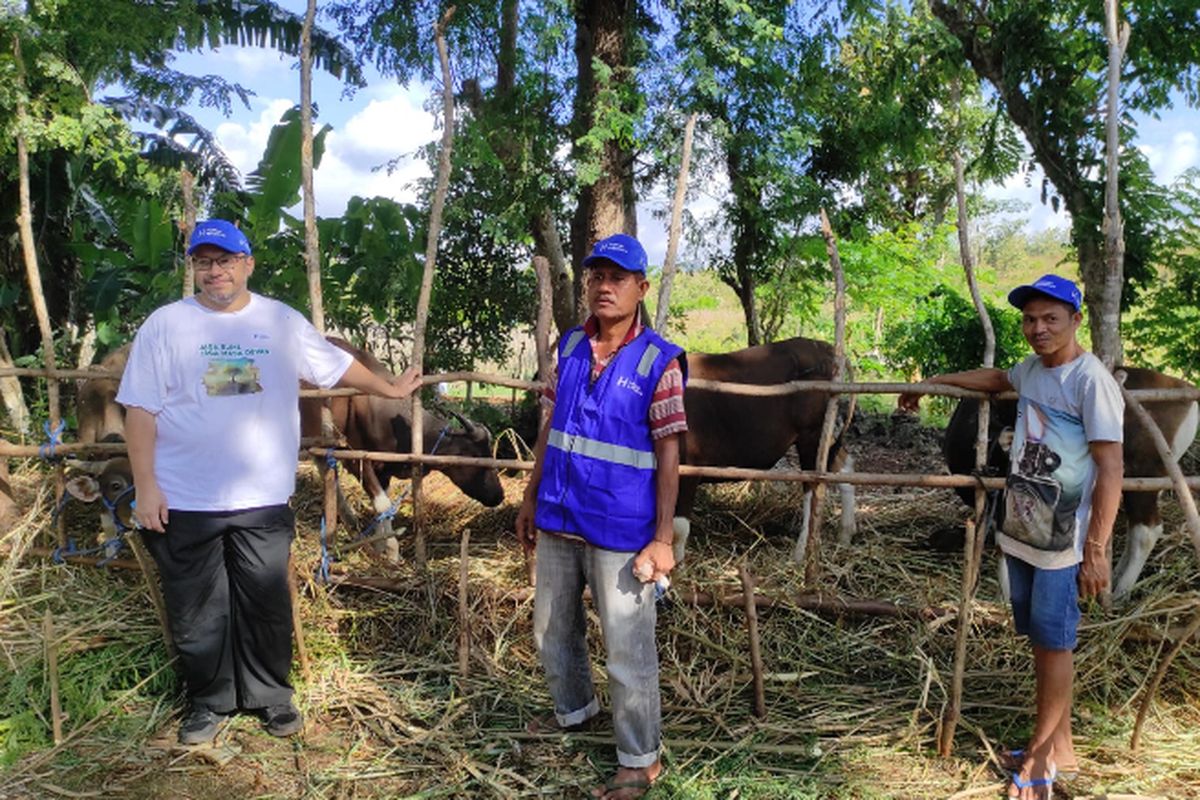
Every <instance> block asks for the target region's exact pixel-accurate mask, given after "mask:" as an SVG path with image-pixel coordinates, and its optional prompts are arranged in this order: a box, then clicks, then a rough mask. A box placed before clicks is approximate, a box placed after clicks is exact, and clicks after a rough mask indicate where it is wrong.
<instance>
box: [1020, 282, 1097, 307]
mask: <svg viewBox="0 0 1200 800" xmlns="http://www.w3.org/2000/svg"><path fill="white" fill-rule="evenodd" d="M1039 294H1040V295H1044V296H1046V297H1049V298H1051V299H1053V300H1058V301H1060V302H1063V303H1066V304H1067V305H1069V306H1070V307H1071V308H1073V309H1075V310H1076V311H1078V310H1079V308H1080V306H1082V305H1083V293H1082V292H1080V291H1079V287H1078V286H1076V285H1075V282H1074V281H1069V280H1067V279H1066V278H1064V277H1062V276H1061V275H1054V274H1050V275H1043V276H1042V277H1040V278H1038V279H1037V280H1036V281H1034V282H1033V283H1030V284H1026V285H1025V286H1018V287H1017V288H1015V289H1013V290H1012V291H1011V292H1009V293H1008V302H1010V303H1012V304H1013V305H1014V306H1016V307H1017V308H1024V307H1025V304H1026V303H1028V302H1029V301H1030V300H1031V299H1033V298H1034V297H1036V296H1037V295H1039Z"/></svg>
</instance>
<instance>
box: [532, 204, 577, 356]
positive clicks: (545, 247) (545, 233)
mask: <svg viewBox="0 0 1200 800" xmlns="http://www.w3.org/2000/svg"><path fill="white" fill-rule="evenodd" d="M533 243H534V254H535V255H538V256H542V257H544V258H545V259H546V261H547V262H549V264H550V276H551V279H550V286H551V291H552V292H553V297H554V302H553V308H554V327H556V328H557V329H558V332H559V333H560V334H561V333H562V332H563V331H565V330H567V329H568V328H572V327H574V326H576V325H578V324H579V323H580V319H579V309H578V306H577V300H576V298H577V296H578V295H577V294H576V292H575V280H574V277H573V276H572V274H571V270H570V269H568V268H567V256H566V252H565V251H564V250H563V244H562V237H560V236H559V235H558V226H557V224H555V221H554V215H553V214H552V213H551V212H550V209H544V210H543V211H542V212H541V213H540V214H538V215H537V217H536V218H535V219H534V221H533Z"/></svg>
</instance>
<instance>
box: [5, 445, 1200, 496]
mask: <svg viewBox="0 0 1200 800" xmlns="http://www.w3.org/2000/svg"><path fill="white" fill-rule="evenodd" d="M310 441H311V440H310ZM54 451H55V453H56V454H58V455H77V454H80V453H100V454H105V455H117V454H124V453H125V445H123V444H120V443H113V444H63V445H59V446H58V447H56V448H55V450H54ZM304 452H306V453H307V454H308V455H311V456H314V457H317V458H323V457H325V456H328V455H332V456H333V457H334V458H337V459H342V460H367V461H380V462H385V463H393V464H431V465H434V466H469V467H485V468H488V469H511V470H517V471H520V472H528V471H530V470H532V469H533V462H532V461H517V460H515V459H506V458H475V457H474V456H448V455H428V454H425V453H420V454H415V455H414V454H413V453H390V452H384V451H379V450H349V449H345V448H333V449H332V450H330V449H329V448H323V447H309V448H307V450H305V451H304ZM40 455H41V452H40V448H39V447H37V446H36V445H15V444H10V443H8V442H3V441H0V457H8V458H34V457H37V456H40ZM679 474H680V475H698V476H701V477H705V478H717V479H721V480H731V481H756V480H765V481H786V482H791V483H826V484H828V483H848V484H851V485H854V486H912V487H925V488H934V489H958V488H963V487H965V488H974V487H975V486H976V485H978V481H977V480H976V479H975V478H974V477H972V476H970V475H924V474H918V473H896V474H889V473H874V472H816V471H813V470H782V469H749V468H746V467H699V466H692V465H690V464H682V465H680V467H679ZM1186 480H1187V485H1188V487H1189V488H1191V489H1193V490H1200V476H1195V477H1189V478H1187V479H1186ZM982 482H983V486H984V488H986V489H1000V488H1003V487H1004V479H1003V478H983V479H982ZM1121 488H1122V489H1124V490H1125V491H1135V492H1150V491H1162V490H1164V489H1171V488H1173V484H1172V483H1171V479H1170V478H1126V479H1125V480H1124V482H1123V483H1122V486H1121Z"/></svg>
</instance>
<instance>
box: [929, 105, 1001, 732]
mask: <svg viewBox="0 0 1200 800" xmlns="http://www.w3.org/2000/svg"><path fill="white" fill-rule="evenodd" d="M952 95H953V101H954V104H955V107H956V109H957V107H958V99H959V86H958V83H957V82H956V83H955V84H954V86H953V87H952ZM954 188H955V195H956V199H957V203H958V249H959V255H960V258H961V259H962V265H963V271H964V272H965V273H966V277H967V286H968V287H969V288H970V291H971V300H972V301H973V302H974V304H975V312H976V313H977V314H978V315H979V322H980V324H981V325H982V326H983V340H984V345H983V366H984V367H991V366H993V365H994V364H995V363H996V331H995V328H993V326H992V318H991V316H990V315H989V314H988V310H987V306H986V305H984V302H983V295H982V294H981V293H980V291H979V281H978V280H976V277H975V257H974V255H973V254H972V253H971V235H970V217H969V216H968V215H967V192H966V179H965V176H964V169H963V160H962V154H961V153H959V152H958V150H957V149H956V150H955V151H954ZM977 408H978V418H977V427H976V438H975V469H976V470H977V471H979V470H982V469H983V468H984V467H985V466H986V465H987V451H988V438H989V437H988V425H989V423H990V421H991V402H990V401H989V400H986V399H985V400H980V401H979V405H978V407H977ZM986 509H987V490H986V489H984V488H983V486H981V485H980V486H976V487H975V518H974V522H968V523H967V528H966V536H965V537H964V538H963V576H962V597H961V599H960V600H959V605H958V630H956V631H955V635H954V673H953V677H952V678H951V682H950V703H949V704H948V705H947V706H946V710H945V713H944V714H943V715H942V727H941V737H940V739H939V741H938V752H940V753H941V754H942V756H949V755H950V753H951V751H953V749H954V732H955V730H956V729H957V728H958V721H959V718H960V717H961V715H962V698H963V681H964V679H965V677H966V669H967V637H968V636H969V635H970V633H971V615H972V612H973V608H974V603H975V591H976V589H977V588H978V586H979V570H980V564H981V563H982V561H983V544H984V541H985V540H986V539H987V520H986V519H985V518H984V516H985V513H986Z"/></svg>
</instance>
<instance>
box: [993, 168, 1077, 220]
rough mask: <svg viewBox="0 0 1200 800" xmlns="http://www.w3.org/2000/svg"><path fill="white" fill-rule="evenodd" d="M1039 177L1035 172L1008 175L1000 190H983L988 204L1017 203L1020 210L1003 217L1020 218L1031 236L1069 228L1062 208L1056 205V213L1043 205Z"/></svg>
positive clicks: (1039, 172)
mask: <svg viewBox="0 0 1200 800" xmlns="http://www.w3.org/2000/svg"><path fill="white" fill-rule="evenodd" d="M1042 177H1043V176H1042V171H1041V170H1040V169H1035V170H1034V171H1033V172H1032V173H1031V174H1030V175H1028V176H1026V175H1024V174H1020V173H1018V174H1016V175H1011V176H1009V178H1008V180H1007V181H1005V182H1004V184H1003V185H1002V186H997V185H995V184H993V185H991V186H988V187H987V188H986V189H984V195H985V196H986V197H988V198H989V199H991V200H1005V201H1010V202H1011V201H1016V202H1017V203H1018V204H1020V205H1021V206H1022V209H1021V210H1019V211H1013V212H1008V213H1004V214H1002V216H1005V217H1019V218H1023V219H1024V221H1025V228H1026V230H1028V231H1030V232H1031V233H1040V232H1041V231H1044V230H1047V229H1050V228H1066V227H1069V226H1070V224H1071V217H1070V215H1069V214H1068V213H1067V212H1066V210H1065V209H1064V208H1063V207H1062V204H1059V208H1058V211H1055V210H1054V207H1053V206H1051V205H1050V204H1049V203H1043V202H1042ZM1027 178H1028V181H1027ZM1027 184H1028V185H1027Z"/></svg>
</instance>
